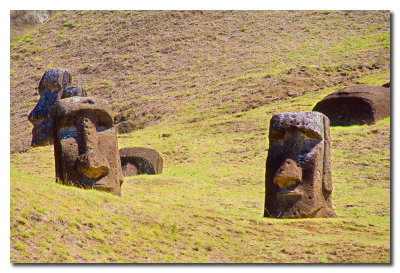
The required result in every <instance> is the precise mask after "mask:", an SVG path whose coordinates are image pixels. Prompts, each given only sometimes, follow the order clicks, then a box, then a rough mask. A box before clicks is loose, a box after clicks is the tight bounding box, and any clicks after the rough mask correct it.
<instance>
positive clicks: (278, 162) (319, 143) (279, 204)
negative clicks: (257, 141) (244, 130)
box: [264, 112, 336, 218]
mask: <svg viewBox="0 0 400 273" xmlns="http://www.w3.org/2000/svg"><path fill="white" fill-rule="evenodd" d="M330 141H331V140H330V130H329V119H328V118H327V117H326V116H325V115H323V114H321V113H318V112H288V113H280V114H276V115H274V116H273V117H272V119H271V121H270V131H269V150H268V157H267V161H266V174H265V189H266V191H265V207H264V216H265V217H271V218H312V217H336V214H335V212H334V211H333V207H332V177H331V166H330Z"/></svg>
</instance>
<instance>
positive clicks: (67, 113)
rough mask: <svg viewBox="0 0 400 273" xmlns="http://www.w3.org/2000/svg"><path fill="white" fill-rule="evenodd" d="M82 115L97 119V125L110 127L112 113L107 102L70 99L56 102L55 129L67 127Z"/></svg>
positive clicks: (90, 98) (89, 99)
mask: <svg viewBox="0 0 400 273" xmlns="http://www.w3.org/2000/svg"><path fill="white" fill-rule="evenodd" d="M82 114H91V115H93V116H96V117H97V120H98V121H99V123H100V124H99V125H102V126H106V127H112V126H113V124H114V122H113V119H112V111H111V108H110V106H109V104H108V103H107V101H105V100H103V99H99V98H92V97H70V98H66V99H62V100H59V101H57V102H56V104H55V108H54V110H53V118H56V119H58V120H59V121H58V122H57V127H58V128H60V127H63V126H68V125H69V123H72V122H74V120H76V119H77V118H78V117H79V116H81V115H82Z"/></svg>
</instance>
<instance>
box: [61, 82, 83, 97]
mask: <svg viewBox="0 0 400 273" xmlns="http://www.w3.org/2000/svg"><path fill="white" fill-rule="evenodd" d="M76 96H78V97H86V96H87V93H86V90H85V88H83V87H82V86H76V85H72V86H68V87H67V88H65V90H64V91H63V92H62V93H61V98H62V99H65V98H70V97H76Z"/></svg>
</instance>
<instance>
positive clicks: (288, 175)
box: [274, 131, 305, 188]
mask: <svg viewBox="0 0 400 273" xmlns="http://www.w3.org/2000/svg"><path fill="white" fill-rule="evenodd" d="M304 139H305V136H304V134H303V133H301V132H299V131H288V132H286V133H285V136H284V139H283V153H282V163H281V165H280V167H279V168H278V170H277V171H276V174H275V177H274V184H276V185H278V187H280V188H282V187H289V186H292V185H295V184H297V183H299V182H300V181H301V178H302V173H303V172H302V170H301V168H300V167H299V166H297V161H298V158H299V155H300V151H301V147H302V146H303V143H304Z"/></svg>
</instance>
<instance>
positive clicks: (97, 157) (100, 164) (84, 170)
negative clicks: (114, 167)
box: [77, 117, 110, 179]
mask: <svg viewBox="0 0 400 273" xmlns="http://www.w3.org/2000/svg"><path fill="white" fill-rule="evenodd" d="M77 127H78V137H79V138H80V143H81V147H80V155H79V156H78V160H77V169H78V173H80V174H81V175H84V176H86V177H87V178H90V179H96V178H99V177H101V176H103V175H106V174H108V173H109V171H110V166H109V164H108V161H107V158H106V157H105V155H104V154H102V153H100V151H99V147H98V145H99V143H98V138H97V132H96V126H95V125H94V124H93V123H92V121H91V120H90V119H89V118H87V117H83V118H81V119H79V120H78V124H77Z"/></svg>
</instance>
